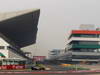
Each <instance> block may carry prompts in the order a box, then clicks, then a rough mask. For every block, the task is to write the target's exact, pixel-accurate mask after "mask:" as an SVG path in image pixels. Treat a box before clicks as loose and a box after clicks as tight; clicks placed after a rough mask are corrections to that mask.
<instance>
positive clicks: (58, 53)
mask: <svg viewBox="0 0 100 75" xmlns="http://www.w3.org/2000/svg"><path fill="white" fill-rule="evenodd" d="M63 54H65V49H54V50H52V51H50V52H49V59H51V60H52V59H57V60H60V58H59V57H61V56H62V55H63ZM61 59H62V58H61Z"/></svg>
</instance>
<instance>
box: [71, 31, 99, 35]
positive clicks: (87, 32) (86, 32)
mask: <svg viewBox="0 0 100 75" xmlns="http://www.w3.org/2000/svg"><path fill="white" fill-rule="evenodd" d="M72 34H100V31H95V30H94V31H93V30H72Z"/></svg>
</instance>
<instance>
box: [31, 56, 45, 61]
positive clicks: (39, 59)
mask: <svg viewBox="0 0 100 75" xmlns="http://www.w3.org/2000/svg"><path fill="white" fill-rule="evenodd" d="M45 59H46V56H33V61H44V60H45Z"/></svg>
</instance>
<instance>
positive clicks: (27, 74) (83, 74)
mask: <svg viewBox="0 0 100 75" xmlns="http://www.w3.org/2000/svg"><path fill="white" fill-rule="evenodd" d="M0 75H100V73H89V74H88V73H78V74H77V73H76V74H33V73H26V74H25V73H2V74H0Z"/></svg>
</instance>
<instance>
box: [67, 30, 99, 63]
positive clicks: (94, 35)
mask: <svg viewBox="0 0 100 75" xmlns="http://www.w3.org/2000/svg"><path fill="white" fill-rule="evenodd" d="M66 51H67V52H70V58H71V59H70V60H69V61H75V62H80V61H86V62H88V61H89V62H99V61H100V31H98V30H72V31H71V34H70V36H69V38H68V42H67V46H66Z"/></svg>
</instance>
